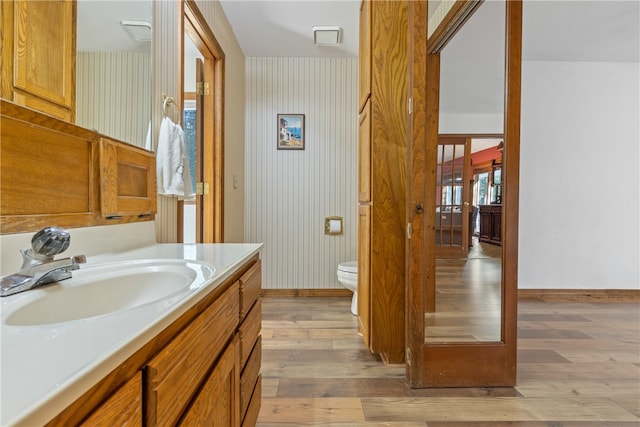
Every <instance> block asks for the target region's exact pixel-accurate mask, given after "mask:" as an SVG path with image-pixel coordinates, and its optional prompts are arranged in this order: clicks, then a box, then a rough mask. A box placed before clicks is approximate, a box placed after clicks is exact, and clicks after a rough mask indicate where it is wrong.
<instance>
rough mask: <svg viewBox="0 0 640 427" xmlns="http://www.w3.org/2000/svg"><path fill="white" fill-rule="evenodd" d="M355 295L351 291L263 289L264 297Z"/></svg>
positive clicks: (340, 289) (338, 289)
mask: <svg viewBox="0 0 640 427" xmlns="http://www.w3.org/2000/svg"><path fill="white" fill-rule="evenodd" d="M352 295H353V292H351V291H350V290H349V289H342V288H332V289H262V296H263V297H273V298H284V297H350V296H352Z"/></svg>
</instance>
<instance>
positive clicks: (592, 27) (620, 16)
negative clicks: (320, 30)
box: [221, 0, 640, 62]
mask: <svg viewBox="0 0 640 427" xmlns="http://www.w3.org/2000/svg"><path fill="white" fill-rule="evenodd" d="M486 2H487V3H493V2H495V0H486ZM221 3H222V7H223V9H224V11H225V14H226V15H227V19H228V20H229V22H230V23H231V26H232V27H233V31H234V33H235V35H236V38H237V39H238V41H239V43H240V46H241V47H242V50H243V52H244V54H245V56H247V57H253V56H293V57H297V56H301V57H314V56H319V57H327V56H333V57H344V56H351V57H356V56H357V54H358V25H359V24H358V11H359V6H360V0H339V1H333V0H319V1H318V0H298V1H269V0H263V1H253V0H222V1H221ZM485 6H486V5H483V6H481V8H482V7H485ZM523 21H524V22H523V57H524V59H525V60H550V61H635V62H637V61H638V60H639V59H640V35H639V34H640V32H639V23H640V2H638V1H637V0H623V1H611V0H601V1H593V0H568V1H560V0H557V1H549V0H525V2H524V10H523ZM314 25H338V26H340V27H342V28H343V30H344V35H343V44H342V45H341V46H339V47H334V48H321V47H315V46H313V37H312V34H311V27H313V26H314ZM492 26H495V23H493V22H491V21H488V22H486V26H484V28H491V27H492ZM472 42H475V43H478V44H481V43H483V37H482V34H480V37H476V38H475V39H474V40H472Z"/></svg>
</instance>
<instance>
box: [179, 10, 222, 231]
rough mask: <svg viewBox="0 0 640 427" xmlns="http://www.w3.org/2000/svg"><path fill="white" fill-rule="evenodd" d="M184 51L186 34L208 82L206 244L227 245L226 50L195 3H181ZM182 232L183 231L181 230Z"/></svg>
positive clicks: (204, 200)
mask: <svg viewBox="0 0 640 427" xmlns="http://www.w3.org/2000/svg"><path fill="white" fill-rule="evenodd" d="M180 4H181V9H182V10H181V13H180V16H181V17H182V19H181V30H180V37H181V43H180V49H181V50H182V49H183V46H184V37H185V32H187V33H188V34H189V36H190V37H191V39H192V40H193V43H194V45H195V46H196V47H197V48H198V50H199V51H200V52H201V53H202V55H203V57H204V76H205V81H207V82H209V95H205V96H204V99H203V105H204V111H203V116H204V117H205V120H204V129H203V140H204V144H203V151H202V158H203V162H202V163H203V164H202V179H203V182H205V183H208V184H209V194H204V195H203V196H202V218H201V224H202V242H203V243H221V242H223V241H224V61H225V55H224V51H223V50H222V47H221V46H220V44H219V43H218V41H217V40H216V38H215V36H214V35H213V32H212V31H211V28H210V27H209V25H208V24H207V21H206V20H205V18H204V16H203V15H202V13H201V12H200V9H199V8H198V6H197V4H196V2H195V1H194V0H183V1H182V2H181V3H180ZM180 58H181V62H182V64H181V67H180V70H181V72H180V88H183V87H184V54H183V53H182V54H181V55H180ZM178 229H180V227H178Z"/></svg>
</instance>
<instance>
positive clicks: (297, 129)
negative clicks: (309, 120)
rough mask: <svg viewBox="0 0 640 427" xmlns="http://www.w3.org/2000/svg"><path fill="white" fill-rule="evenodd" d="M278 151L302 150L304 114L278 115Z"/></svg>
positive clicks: (303, 144)
mask: <svg viewBox="0 0 640 427" xmlns="http://www.w3.org/2000/svg"><path fill="white" fill-rule="evenodd" d="M277 129H278V139H277V141H278V144H277V145H278V150H304V146H305V127H304V114H278V122H277Z"/></svg>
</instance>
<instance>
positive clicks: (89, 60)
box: [76, 52, 151, 148]
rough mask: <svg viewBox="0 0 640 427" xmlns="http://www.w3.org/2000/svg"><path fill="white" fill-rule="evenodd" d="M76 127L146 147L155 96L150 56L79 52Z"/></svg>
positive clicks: (77, 60) (135, 53) (129, 53)
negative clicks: (152, 85) (93, 130)
mask: <svg viewBox="0 0 640 427" xmlns="http://www.w3.org/2000/svg"><path fill="white" fill-rule="evenodd" d="M76 64H77V72H76V124H77V125H78V126H82V127H84V128H87V129H95V130H97V131H98V132H100V133H102V134H104V135H107V136H110V137H113V138H116V139H119V140H121V141H125V142H128V143H130V144H134V145H137V146H138V147H142V148H144V147H145V141H146V139H147V132H148V130H149V119H150V118H151V112H150V105H149V99H150V98H151V94H150V93H149V92H150V90H151V55H150V54H149V53H146V52H78V54H77V56H76Z"/></svg>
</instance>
